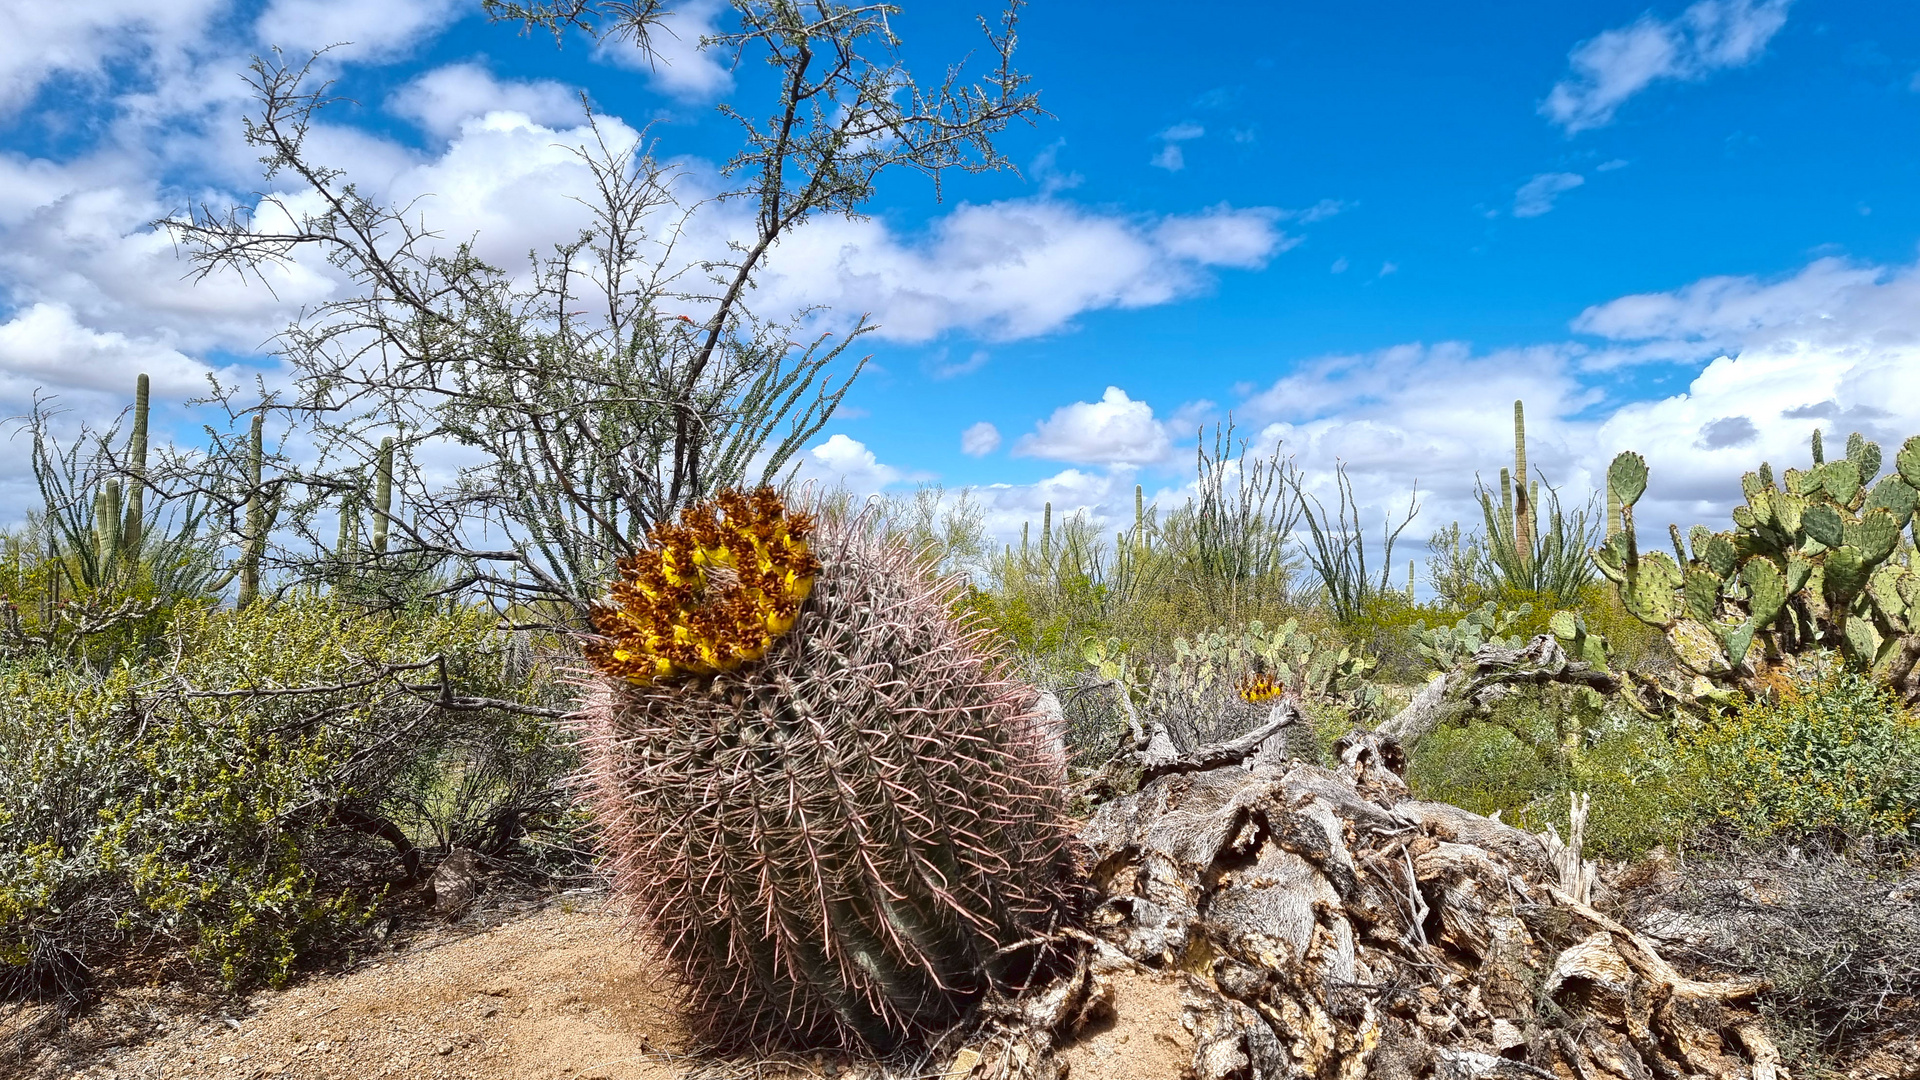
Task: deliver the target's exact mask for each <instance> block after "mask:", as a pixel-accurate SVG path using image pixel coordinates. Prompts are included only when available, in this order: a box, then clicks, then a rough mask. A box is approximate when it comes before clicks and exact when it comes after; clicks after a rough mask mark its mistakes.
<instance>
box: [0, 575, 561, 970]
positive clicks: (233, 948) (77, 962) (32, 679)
mask: <svg viewBox="0 0 1920 1080" xmlns="http://www.w3.org/2000/svg"><path fill="white" fill-rule="evenodd" d="M492 626H493V623H492V620H491V618H489V617H487V616H485V615H484V614H481V613H474V612H464V611H455V612H441V613H437V614H435V613H428V612H415V613H412V614H409V615H405V616H393V617H387V616H369V615H366V614H364V613H362V612H360V611H358V610H357V609H353V608H350V607H346V606H343V605H338V604H334V603H332V602H330V601H327V600H324V599H320V598H317V597H313V596H304V595H303V596H297V597H294V598H291V599H289V600H286V601H282V602H277V603H258V604H255V605H254V606H253V607H251V608H249V609H247V610H245V611H241V612H235V611H231V610H222V611H212V610H204V609H191V610H186V611H182V612H178V613H176V616H175V620H174V624H173V626H172V627H171V628H170V629H169V630H168V631H167V634H166V640H165V645H166V652H167V654H168V655H167V656H165V657H164V658H162V659H149V660H147V661H145V662H142V663H137V664H136V663H127V664H121V665H117V666H115V667H114V668H112V669H110V670H109V671H107V672H106V673H104V674H95V673H93V672H91V671H89V670H87V669H83V668H75V667H71V666H49V665H45V664H38V663H32V662H28V661H25V660H15V661H13V662H12V663H9V664H7V665H5V666H4V667H0V988H9V989H14V990H19V989H27V988H32V987H36V986H37V987H39V988H41V989H47V988H51V987H58V988H60V989H63V990H66V991H68V992H70V993H76V994H77V993H80V992H82V988H83V987H84V985H85V982H86V979H87V971H88V969H89V968H91V967H93V966H94V965H96V964H97V963H98V962H99V961H100V960H101V959H102V958H103V957H104V956H105V955H106V954H107V953H109V952H111V951H112V950H113V949H114V948H116V947H120V946H122V945H124V944H125V943H126V942H127V941H128V940H133V941H145V940H151V939H154V938H159V939H163V940H166V941H171V942H173V943H176V944H178V945H179V946H182V947H184V948H185V949H186V950H187V953H188V956H189V957H190V958H191V959H192V960H193V961H194V962H195V963H196V965H197V966H198V967H199V969H200V970H202V971H203V972H205V973H206V974H208V975H210V976H213V977H217V978H218V979H219V980H220V981H222V982H224V983H226V984H227V985H229V986H233V987H244V986H249V985H254V984H258V983H268V984H274V983H278V982H281V981H283V980H284V979H285V978H286V977H287V975H288V974H289V972H290V971H291V970H292V969H293V967H294V965H295V964H296V963H297V962H298V961H299V959H300V958H301V957H302V956H303V955H306V954H308V953H310V952H312V951H313V950H316V949H322V948H325V947H326V946H328V945H329V944H330V943H332V942H336V941H338V940H340V939H342V938H343V937H344V936H347V935H350V934H351V932H352V931H353V929H354V928H355V926H356V925H357V924H358V922H359V921H360V920H361V919H362V918H364V917H365V916H366V914H367V913H368V912H370V911H371V910H372V908H373V905H374V904H376V903H377V902H378V900H379V898H380V897H381V895H382V893H383V890H384V889H385V888H386V887H387V885H389V884H391V883H392V881H393V880H394V877H393V864H394V859H395V857H397V856H401V855H403V854H407V853H408V852H410V851H411V849H412V847H413V845H414V844H415V843H425V844H428V845H435V844H436V843H438V844H445V843H462V844H467V845H471V846H484V845H486V843H487V841H488V840H489V838H490V836H491V834H492V832H493V831H494V830H497V829H499V828H501V827H502V826H504V827H505V833H506V836H507V838H508V839H512V838H514V837H517V836H519V835H522V834H524V833H525V832H526V831H527V829H528V828H530V827H533V826H535V825H536V824H537V821H536V820H535V819H537V817H538V816H539V815H541V814H546V815H554V814H557V813H558V812H559V810H560V808H561V806H562V805H563V804H562V801H561V799H560V796H559V791H558V788H557V786H556V783H557V779H558V777H559V775H560V774H561V773H563V772H564V771H565V770H566V769H567V768H569V767H570V765H569V763H570V761H571V758H570V756H569V753H568V751H567V749H566V747H565V745H564V743H562V742H561V741H560V740H559V738H558V737H557V736H556V735H555V734H554V733H553V732H552V731H551V730H550V727H549V726H548V725H547V724H545V723H544V722H537V723H536V722H532V721H530V720H529V719H528V718H526V717H523V716H515V715H513V714H511V713H509V712H504V711H502V710H499V709H494V708H487V707H480V706H474V707H466V708H462V707H459V702H460V701H461V700H466V701H472V700H473V698H474V697H476V696H479V695H491V696H495V697H498V698H503V699H514V700H519V701H529V700H532V699H533V698H535V697H536V696H537V691H536V689H535V688H536V687H537V686H539V685H540V684H541V683H542V682H544V681H545V678H544V676H543V675H542V673H541V672H539V671H538V670H537V668H536V667H534V666H531V665H529V664H528V663H527V662H526V661H525V659H524V658H523V657H517V656H516V655H515V653H516V649H515V648H514V647H513V645H512V643H511V641H509V640H506V639H502V638H501V637H500V635H498V634H497V633H496V632H495V631H494V630H493V628H492ZM443 673H444V675H445V677H446V679H447V680H448V688H449V690H450V691H453V692H455V693H457V694H458V695H460V696H459V697H458V698H452V699H451V701H452V703H453V706H454V707H448V701H449V700H450V699H449V698H448V697H447V696H445V693H444V692H443V691H442V690H441V687H440V685H437V684H438V679H439V677H440V676H441V675H442V674H443ZM450 779H451V781H452V783H453V786H454V787H455V788H456V789H458V788H460V787H463V786H464V787H466V788H468V789H470V792H469V796H468V797H467V798H465V799H464V800H461V799H458V798H455V799H453V800H451V801H449V799H448V798H446V788H447V785H448V783H449V780H450ZM455 804H458V805H457V807H456V805H455ZM495 848H496V850H497V848H498V845H495ZM413 858H415V859H417V858H418V855H417V853H414V854H413ZM402 867H403V872H404V870H405V869H411V866H410V865H409V864H408V863H407V862H406V861H405V860H402Z"/></svg>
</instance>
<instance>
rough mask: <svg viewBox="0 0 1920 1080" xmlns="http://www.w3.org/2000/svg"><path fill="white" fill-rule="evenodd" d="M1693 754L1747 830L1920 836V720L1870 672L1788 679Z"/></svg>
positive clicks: (1722, 811) (1728, 816) (1717, 801)
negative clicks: (1696, 756)
mask: <svg viewBox="0 0 1920 1080" xmlns="http://www.w3.org/2000/svg"><path fill="white" fill-rule="evenodd" d="M1693 751H1694V752H1695V753H1697V754H1698V755H1699V756H1700V757H1701V760H1702V766H1703V768H1704V769H1705V770H1706V771H1707V773H1708V774H1709V775H1711V776H1712V778H1713V787H1714V796H1713V797H1714V807H1713V809H1714V812H1715V814H1716V815H1717V816H1718V817H1719V818H1720V819H1721V820H1724V821H1726V822H1729V823H1731V824H1733V825H1734V826H1736V827H1737V828H1738V829H1739V830H1740V831H1741V832H1743V833H1746V834H1748V835H1749V836H1753V837H1756V838H1759V837H1768V836H1772V835H1775V834H1783V833H1784V834H1796V833H1798V834H1816V833H1837V834H1840V835H1842V836H1849V837H1857V836H1863V835H1872V836H1876V837H1880V838H1884V839H1889V840H1896V841H1906V842H1911V841H1913V840H1916V839H1920V719H1916V718H1915V717H1914V716H1913V714H1911V713H1910V712H1908V711H1907V710H1906V709H1904V708H1902V707H1901V706H1900V704H1899V703H1898V701H1897V700H1896V699H1895V698H1894V697H1893V695H1892V694H1891V693H1889V692H1888V691H1887V690H1886V689H1884V688H1883V687H1880V686H1878V685H1877V684H1876V683H1875V682H1874V681H1873V680H1872V679H1871V678H1869V677H1868V676H1866V675H1865V674H1862V673H1859V672H1856V671H1849V670H1844V669H1836V670H1833V671H1831V672H1830V673H1827V674H1825V675H1816V676H1813V677H1810V678H1796V679H1791V680H1788V681H1787V683H1786V685H1785V686H1783V687H1782V688H1781V689H1780V690H1779V692H1778V693H1776V694H1775V695H1774V697H1773V699H1772V700H1760V701H1750V702H1747V703H1746V704H1743V705H1742V706H1740V707H1739V708H1738V709H1736V710H1735V711H1734V713H1733V714H1732V715H1731V716H1730V717H1727V718H1725V719H1723V720H1720V721H1718V722H1716V723H1713V724H1711V725H1710V726H1708V727H1707V728H1705V729H1704V730H1703V731H1701V732H1700V733H1699V734H1698V735H1697V736H1696V737H1695V738H1694V740H1693Z"/></svg>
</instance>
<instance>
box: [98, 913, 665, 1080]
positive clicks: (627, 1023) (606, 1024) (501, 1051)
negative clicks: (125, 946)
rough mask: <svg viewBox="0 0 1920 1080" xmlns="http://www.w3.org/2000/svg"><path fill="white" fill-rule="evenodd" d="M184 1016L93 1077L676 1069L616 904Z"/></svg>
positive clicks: (419, 950) (462, 1078) (648, 977)
mask: <svg viewBox="0 0 1920 1080" xmlns="http://www.w3.org/2000/svg"><path fill="white" fill-rule="evenodd" d="M247 1004H248V1009H247V1011H246V1015H244V1016H241V1017H238V1018H235V1019H233V1020H232V1021H231V1022H228V1020H227V1019H226V1018H225V1017H214V1018H211V1019H208V1020H207V1021H205V1022H201V1023H198V1024H197V1025H184V1026H176V1027H174V1028H173V1029H172V1030H170V1031H168V1032H167V1033H166V1034H164V1035H161V1036H160V1037H158V1038H156V1039H154V1040H152V1041H150V1042H147V1043H146V1044H144V1045H141V1046H139V1047H137V1048H132V1049H128V1050H124V1051H121V1052H120V1053H118V1054H113V1053H111V1052H110V1053H109V1054H107V1055H104V1056H103V1059H102V1060H99V1061H97V1062H96V1063H95V1064H93V1065H92V1066H90V1067H88V1068H85V1069H83V1070H81V1071H79V1072H74V1073H69V1074H67V1075H71V1076H75V1077H86V1078H89V1080H95V1078H101V1080H104V1078H106V1077H115V1078H120V1080H128V1078H134V1077H138V1078H143V1080H145V1078H156V1080H158V1078H174V1077H180V1078H186V1077H193V1078H195V1080H201V1078H204V1080H255V1078H267V1077H275V1078H283V1080H308V1078H311V1080H376V1078H386V1077H406V1078H408V1080H428V1078H433V1080H509V1078H511V1080H557V1078H566V1080H652V1078H656V1077H658V1078H666V1077H670V1076H673V1075H675V1072H676V1070H674V1069H673V1068H671V1067H670V1065H669V1064H668V1062H667V1061H666V1060H665V1055H664V1054H663V1053H662V1052H663V1051H665V1052H671V1051H673V1050H675V1049H677V1048H678V1047H679V1045H680V1038H681V1035H680V1031H679V1028H678V1025H677V1024H676V1022H675V1020H674V1014H673V1011H672V1005H673V998H672V992H671V986H670V985H669V984H668V983H667V982H666V981H665V980H663V979H662V978H661V977H660V975H659V973H658V972H657V971H656V970H655V969H653V968H652V967H651V966H650V965H649V963H648V962H647V960H646V958H645V957H644V955H642V954H641V953H640V952H639V951H638V949H637V948H636V947H635V946H634V945H633V943H632V942H631V940H630V938H629V937H628V935H627V934H626V933H625V932H624V931H623V927H622V925H621V920H620V919H619V918H618V917H617V916H615V915H613V914H612V913H610V912H609V911H608V910H607V909H606V903H605V900H604V898H601V897H592V898H590V899H588V900H585V901H582V902H578V903H577V904H560V905H555V906H553V907H550V908H548V909H546V910H544V911H541V912H538V913H536V914H533V915H530V916H526V917H522V918H516V919H510V920H508V921H506V922H503V923H501V924H500V925H498V926H495V927H493V928H491V929H486V930H481V931H479V932H476V933H450V934H448V935H447V936H445V937H443V938H441V939H440V940H439V941H428V942H424V943H421V944H416V945H414V946H412V947H410V948H409V949H407V950H406V951H405V952H403V953H400V954H398V955H396V956H393V957H391V958H387V959H383V960H380V961H376V962H374V963H370V964H367V965H364V966H360V967H356V968H355V969H354V970H352V971H350V972H347V973H344V974H340V975H331V976H319V977H315V978H312V979H308V980H306V981H304V982H302V983H300V984H299V985H297V986H294V987H292V988H290V989H288V990H285V991H280V992H263V993H260V994H256V995H254V996H253V997H252V998H251V999H249V1001H248V1003H247Z"/></svg>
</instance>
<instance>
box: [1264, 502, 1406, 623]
mask: <svg viewBox="0 0 1920 1080" xmlns="http://www.w3.org/2000/svg"><path fill="white" fill-rule="evenodd" d="M1292 481H1293V487H1294V495H1295V498H1296V499H1297V505H1298V507H1299V512H1300V516H1301V517H1302V518H1304V519H1305V520H1306V522H1307V533H1308V538H1307V542H1306V543H1304V544H1302V545H1301V546H1302V547H1303V548H1304V550H1305V554H1306V559H1307V565H1308V566H1310V567H1312V568H1313V572H1314V575H1315V576H1316V577H1318V578H1319V579H1320V593H1319V597H1318V599H1319V600H1320V601H1321V602H1322V603H1324V604H1325V605H1326V606H1327V608H1328V610H1329V612H1330V613H1331V614H1332V615H1333V617H1334V618H1335V619H1336V620H1338V621H1339V622H1342V623H1350V622H1356V621H1359V620H1361V619H1363V618H1364V617H1365V615H1366V610H1367V607H1368V605H1369V604H1370V603H1371V602H1372V601H1374V600H1375V599H1376V598H1378V597H1380V596H1382V595H1384V594H1387V593H1398V592H1400V590H1399V589H1396V588H1395V587H1394V586H1393V585H1392V584H1391V582H1389V581H1388V578H1389V576H1390V575H1391V574H1392V572H1393V545H1394V544H1395V542H1397V541H1398V540H1399V539H1400V534H1401V533H1403V532H1405V531H1406V528H1407V526H1408V525H1411V524H1412V523H1413V519H1414V517H1415V516H1416V515H1417V514H1419V512H1420V503H1419V493H1418V492H1417V491H1416V492H1414V493H1413V495H1411V496H1410V497H1409V498H1408V500H1407V510H1406V513H1405V515H1403V516H1402V517H1401V519H1400V522H1399V524H1397V525H1396V524H1394V522H1393V519H1392V517H1391V516H1389V517H1388V518H1387V519H1386V520H1385V521H1383V522H1382V523H1381V526H1380V541H1381V542H1380V555H1379V562H1378V564H1377V567H1378V572H1377V573H1375V572H1374V571H1372V570H1369V569H1368V567H1367V537H1366V526H1365V523H1364V522H1363V521H1362V520H1361V516H1360V504H1359V502H1358V501H1357V500H1356V499H1355V498H1354V496H1353V482H1352V481H1351V480H1350V479H1348V477H1347V468H1346V466H1345V465H1340V466H1337V467H1336V468H1335V470H1334V489H1335V491H1336V492H1337V494H1338V499H1337V501H1336V503H1335V505H1334V509H1333V511H1332V512H1328V510H1327V508H1326V506H1325V505H1324V504H1322V503H1321V502H1320V500H1319V499H1317V498H1315V497H1314V496H1312V495H1309V494H1307V492H1306V489H1305V488H1304V487H1302V486H1301V479H1300V475H1299V473H1297V472H1296V473H1294V474H1293V476H1292ZM1401 595H1405V594H1404V593H1402V594H1401Z"/></svg>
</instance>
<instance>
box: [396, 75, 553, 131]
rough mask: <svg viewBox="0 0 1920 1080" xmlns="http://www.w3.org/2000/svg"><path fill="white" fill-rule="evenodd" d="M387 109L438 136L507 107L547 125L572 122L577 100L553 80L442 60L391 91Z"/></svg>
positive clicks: (504, 110)
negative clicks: (508, 76) (496, 73)
mask: <svg viewBox="0 0 1920 1080" xmlns="http://www.w3.org/2000/svg"><path fill="white" fill-rule="evenodd" d="M387 108H388V110H390V111H391V112H393V113H394V114H395V115H397V116H402V117H405V118H407V119H409V120H412V121H413V122H415V123H417V124H419V125H420V127H421V129H422V130H424V131H426V132H427V133H429V134H431V135H436V136H439V137H440V138H443V139H444V138H450V137H452V136H454V135H456V134H458V133H459V131H460V125H461V124H462V123H463V122H465V121H467V120H471V119H477V118H480V117H484V116H486V115H488V114H489V113H495V112H513V113H518V114H519V115H521V116H523V117H525V118H527V119H528V120H529V121H531V122H533V123H536V124H542V125H545V126H547V127H560V126H562V125H565V124H568V123H572V122H575V121H578V120H579V119H580V116H581V107H580V99H579V98H578V97H577V96H576V95H575V94H574V93H573V91H571V90H569V89H567V88H566V87H565V86H562V85H561V84H559V83H557V82H553V81H551V80H547V79H540V80H537V81H533V82H526V81H521V80H510V81H505V82H503V81H501V80H499V79H496V78H494V77H493V73H492V72H490V71H488V70H487V69H486V68H484V67H482V66H480V65H479V64H471V63H467V64H448V65H446V66H445V67H438V68H435V69H433V70H432V71H428V72H425V73H423V74H421V75H420V76H419V77H418V78H415V79H414V80H413V81H412V82H409V83H407V84H406V85H405V86H403V87H401V88H400V89H398V90H396V91H394V93H393V96H392V97H390V98H388V99H387Z"/></svg>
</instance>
